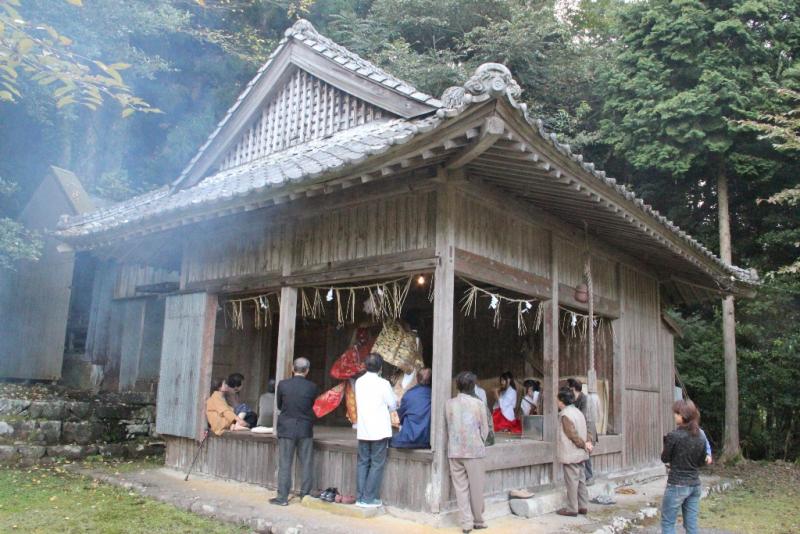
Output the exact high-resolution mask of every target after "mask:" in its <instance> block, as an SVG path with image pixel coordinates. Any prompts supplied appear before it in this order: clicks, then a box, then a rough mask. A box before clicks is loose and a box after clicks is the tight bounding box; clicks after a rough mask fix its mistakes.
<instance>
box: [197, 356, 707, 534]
mask: <svg viewBox="0 0 800 534" xmlns="http://www.w3.org/2000/svg"><path fill="white" fill-rule="evenodd" d="M364 363H365V372H364V373H363V374H362V375H361V376H360V377H359V378H358V379H357V380H356V381H355V398H356V404H357V412H358V423H357V425H356V439H357V441H358V462H357V476H356V492H357V495H356V496H355V497H354V499H353V500H354V502H355V504H356V505H357V506H359V507H364V508H372V507H380V506H382V505H383V503H382V501H381V498H380V491H381V484H382V481H383V472H384V467H385V465H386V459H387V455H388V449H389V448H390V447H395V448H410V449H416V448H418V449H427V448H430V435H431V434H430V432H431V378H432V375H431V369H429V368H420V369H417V370H416V372H415V373H413V376H412V377H411V378H408V375H409V374H410V373H404V377H401V378H400V379H399V380H397V381H395V384H394V385H393V384H392V383H390V382H389V381H388V380H386V379H385V378H383V377H382V376H381V373H382V370H383V368H384V361H383V358H382V357H381V355H380V354H377V353H371V354H369V356H368V357H367V358H366V361H365V362H364ZM310 367H311V364H310V362H309V360H307V359H306V358H297V359H296V360H294V362H293V376H292V377H291V378H288V379H285V380H281V381H280V383H278V384H277V387H276V386H275V381H274V380H270V382H269V384H268V385H267V392H266V393H264V394H263V395H262V396H261V398H260V399H259V413H258V414H256V413H254V412H252V411H251V410H250V408H249V406H247V405H246V404H244V403H242V402H241V400H240V392H241V389H242V384H243V381H244V377H243V376H242V375H241V374H240V373H235V374H232V375H230V376H229V377H228V378H227V379H225V380H216V381H214V383H213V384H212V392H211V396H210V397H209V399H208V400H207V402H206V412H207V418H208V424H209V429H210V431H211V432H213V433H214V434H216V435H220V434H222V433H224V432H225V431H229V430H230V431H235V430H243V429H248V428H251V427H253V426H256V425H258V426H272V423H273V419H274V406H277V409H278V418H277V422H276V423H277V424H276V427H275V432H276V435H277V439H278V454H279V458H278V490H277V495H276V496H275V497H274V498H272V499H270V503H272V504H275V505H279V506H287V505H288V504H289V495H290V490H291V487H292V478H291V477H292V472H293V468H294V462H295V457H296V458H297V461H298V463H299V466H300V472H301V483H300V497H301V498H303V497H305V496H306V495H312V494H313V493H312V491H313V490H312V488H313V485H314V480H313V435H314V423H315V420H316V416H315V414H314V410H313V406H314V402H315V400H316V398H317V396H318V394H319V388H318V387H317V386H316V385H315V384H314V383H313V382H311V381H310V380H309V379H308V378H307V376H308V373H309V370H310ZM455 385H456V388H457V394H456V395H455V396H454V397H453V398H451V399H449V400H448V401H447V403H446V405H445V422H446V429H447V457H448V463H449V470H450V479H451V482H452V486H453V489H454V490H455V497H456V502H457V505H458V511H459V518H460V523H461V528H462V531H463V532H465V533H466V532H470V531H472V530H473V529H475V530H480V529H484V528H486V522H485V520H484V517H483V513H484V495H483V488H484V478H485V468H484V464H483V458H484V457H485V456H486V447H488V446H491V445H492V444H493V443H494V437H495V433H496V432H509V433H519V432H521V419H520V417H522V416H528V415H536V414H539V413H541V384H540V383H539V382H538V381H536V380H525V381H524V382H523V392H524V393H523V397H522V399H521V401H520V403H519V404H517V395H518V393H517V387H516V383H515V381H514V377H513V375H512V374H511V373H510V372H506V373H503V374H502V375H501V376H500V378H499V385H498V388H497V389H496V390H495V391H494V394H495V398H496V399H497V400H496V402H495V403H494V404H493V406H492V408H491V409H490V408H489V405H488V402H487V396H486V391H485V390H484V389H483V388H482V387H481V386H480V385H479V384H478V379H477V376H476V375H475V374H474V373H472V372H469V371H462V372H461V373H459V374H458V375H457V376H456V378H455ZM557 405H558V410H559V414H558V420H559V424H558V437H557V439H558V442H559V443H558V447H557V451H558V462H559V463H560V464H561V468H562V471H563V478H564V482H565V486H566V503H565V506H563V507H562V508H560V509H559V510H557V512H556V513H558V514H559V515H563V516H570V517H576V516H578V515H580V514H587V512H588V505H589V493H588V489H587V486H588V485H591V483H592V480H593V470H592V461H591V453H592V451H593V449H594V446H595V444H596V443H597V440H598V432H597V425H596V414H595V413H594V410H593V409H592V406H591V405H592V403H590V402H588V399H587V396H586V394H584V393H583V384H582V383H581V382H580V381H579V380H578V379H576V378H570V379H568V380H567V383H566V386H565V387H563V388H561V389H560V390H559V391H558V393H557ZM673 413H674V417H675V424H676V429H675V430H674V431H672V432H670V433H669V434H667V435H666V436H665V437H664V450H663V452H662V455H661V459H662V461H663V462H664V463H665V464H667V466H668V468H669V477H668V481H667V488H666V491H665V494H664V498H663V503H662V531H663V532H664V533H667V534H668V533H672V532H674V531H675V523H676V521H677V515H678V512H679V511H682V512H683V522H684V526H685V528H686V531H687V533H689V534H692V533H693V532H697V515H698V503H699V498H700V479H699V471H698V470H699V468H700V467H701V466H702V465H703V464H708V463H711V461H712V460H711V449H710V446H709V443H708V440H707V439H706V436H705V434H704V433H703V431H702V429H700V427H699V420H700V414H699V412H698V410H697V408H696V406H695V405H694V404H693V403H692V402H691V401H684V400H681V401H677V402H676V403H675V404H674V406H673ZM518 415H519V416H518ZM393 426H394V427H399V430H398V431H397V432H394V431H393ZM342 502H348V501H347V497H344V498H343V500H342Z"/></svg>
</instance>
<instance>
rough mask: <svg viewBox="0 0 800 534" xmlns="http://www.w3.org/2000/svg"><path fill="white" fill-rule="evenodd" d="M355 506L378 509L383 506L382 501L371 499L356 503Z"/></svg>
mask: <svg viewBox="0 0 800 534" xmlns="http://www.w3.org/2000/svg"><path fill="white" fill-rule="evenodd" d="M356 506H358V507H359V508H380V507H381V506H383V501H381V500H380V499H372V500H369V501H356Z"/></svg>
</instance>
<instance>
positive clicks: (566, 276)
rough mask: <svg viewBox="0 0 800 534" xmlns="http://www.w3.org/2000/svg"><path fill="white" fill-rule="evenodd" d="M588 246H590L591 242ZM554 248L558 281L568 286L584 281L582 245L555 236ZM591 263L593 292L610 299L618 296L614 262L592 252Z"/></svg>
mask: <svg viewBox="0 0 800 534" xmlns="http://www.w3.org/2000/svg"><path fill="white" fill-rule="evenodd" d="M589 246H590V247H591V243H590V244H589ZM555 249H556V255H557V256H558V269H559V272H558V281H559V282H560V283H562V284H566V285H568V286H570V287H577V286H578V285H579V284H582V283H583V281H584V276H583V270H584V265H583V263H584V255H585V250H584V247H583V246H582V245H577V244H574V243H571V242H568V241H565V240H564V239H558V238H556V239H555ZM591 265H592V283H593V286H594V292H595V294H596V295H598V296H601V297H605V298H608V299H611V300H616V299H617V298H619V296H618V295H617V275H616V264H615V262H613V261H611V260H609V259H608V258H606V257H605V256H600V255H598V254H592V261H591Z"/></svg>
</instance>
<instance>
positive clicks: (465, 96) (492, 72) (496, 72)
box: [436, 63, 527, 118]
mask: <svg viewBox="0 0 800 534" xmlns="http://www.w3.org/2000/svg"><path fill="white" fill-rule="evenodd" d="M521 94H522V89H521V88H520V86H519V84H518V83H517V82H516V80H514V77H513V76H511V71H510V70H508V67H506V66H505V65H502V64H500V63H484V64H483V65H481V66H480V67H478V68H477V69H475V73H474V74H473V75H472V77H470V79H469V80H467V81H466V83H464V85H463V86H458V85H456V86H453V87H448V88H447V89H445V90H444V92H443V93H442V98H441V101H442V109H440V110H439V111H437V112H436V114H437V115H438V116H439V117H442V118H443V117H453V116H455V115H458V114H459V113H461V112H462V111H464V109H466V108H467V106H469V105H470V104H472V103H473V102H475V103H477V102H484V101H486V100H489V99H490V98H494V97H501V96H505V97H506V98H508V100H509V102H510V103H511V105H512V106H514V107H515V108H517V109H519V110H521V111H522V112H523V113H526V111H527V106H526V105H525V104H522V103H520V102H517V99H518V98H519V97H520V95H521Z"/></svg>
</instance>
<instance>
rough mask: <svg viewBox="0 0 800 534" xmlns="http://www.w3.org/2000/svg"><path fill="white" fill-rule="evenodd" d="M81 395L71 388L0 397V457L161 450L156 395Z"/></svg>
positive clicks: (32, 459)
mask: <svg viewBox="0 0 800 534" xmlns="http://www.w3.org/2000/svg"><path fill="white" fill-rule="evenodd" d="M16 393H19V388H17V390H16ZM23 393H24V391H23ZM76 397H77V398H76ZM80 397H81V395H76V394H74V393H73V394H72V395H69V396H66V395H65V396H64V398H58V397H55V396H53V395H48V398H46V399H43V400H32V399H30V398H27V399H26V398H2V397H0V463H6V464H9V463H11V464H13V463H22V464H32V463H39V462H48V461H52V460H53V459H55V458H65V459H69V460H77V459H81V458H84V457H86V456H90V455H93V454H101V455H104V456H117V457H139V456H146V455H152V454H159V453H162V452H163V449H164V445H163V442H162V441H161V439H160V438H159V436H158V435H157V434H156V432H155V427H156V425H155V397H154V395H152V394H145V393H131V394H119V395H102V396H98V397H94V398H91V397H88V396H87V397H86V398H84V399H81V398H80Z"/></svg>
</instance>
